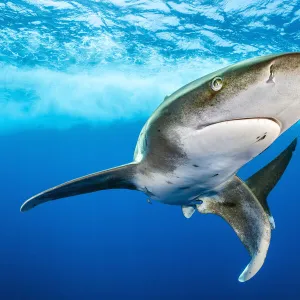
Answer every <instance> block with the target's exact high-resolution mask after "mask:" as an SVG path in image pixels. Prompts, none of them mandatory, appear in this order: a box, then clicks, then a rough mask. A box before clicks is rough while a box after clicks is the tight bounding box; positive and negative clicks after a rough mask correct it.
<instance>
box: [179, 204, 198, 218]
mask: <svg viewBox="0 0 300 300" xmlns="http://www.w3.org/2000/svg"><path fill="white" fill-rule="evenodd" d="M181 208H182V213H183V215H184V216H185V217H186V218H187V219H189V218H190V217H191V216H192V215H193V214H194V212H195V207H194V206H185V205H183V206H182V207H181Z"/></svg>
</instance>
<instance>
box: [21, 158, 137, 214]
mask: <svg viewBox="0 0 300 300" xmlns="http://www.w3.org/2000/svg"><path fill="white" fill-rule="evenodd" d="M136 166H137V164H135V163H131V164H127V165H123V166H119V167H116V168H112V169H109V170H104V171H101V172H97V173H93V174H90V175H87V176H83V177H80V178H77V179H74V180H71V181H68V182H66V183H63V184H61V185H58V186H55V187H53V188H51V189H49V190H46V191H44V192H42V193H40V194H37V195H35V196H33V197H31V198H30V199H28V200H27V201H26V202H24V203H23V205H22V207H21V211H22V212H24V211H27V210H30V209H32V208H34V207H35V206H37V205H40V204H42V203H45V202H47V201H50V200H56V199H60V198H65V197H71V196H76V195H80V194H86V193H92V192H96V191H100V190H108V189H130V190H135V189H136V185H135V184H134V182H133V178H134V176H135V172H136Z"/></svg>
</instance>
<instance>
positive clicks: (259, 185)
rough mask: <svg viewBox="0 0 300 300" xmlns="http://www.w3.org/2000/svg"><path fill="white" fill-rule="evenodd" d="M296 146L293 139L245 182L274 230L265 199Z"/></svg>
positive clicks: (295, 141) (272, 219) (281, 173)
mask: <svg viewBox="0 0 300 300" xmlns="http://www.w3.org/2000/svg"><path fill="white" fill-rule="evenodd" d="M296 145H297V139H294V141H293V142H292V143H291V144H290V145H289V146H288V147H287V148H286V149H285V150H284V151H283V152H281V153H280V154H279V155H278V156H277V157H276V158H275V159H274V160H272V161H271V162H270V163H269V164H268V165H266V166H265V167H264V168H262V169H261V170H259V171H258V172H257V173H255V174H254V175H252V176H251V177H250V178H248V179H247V181H246V184H247V185H248V187H249V188H250V189H251V191H252V192H253V193H254V195H255V196H256V197H257V199H258V201H259V202H260V204H261V205H262V206H263V208H264V209H265V211H266V213H267V214H268V216H269V220H270V223H271V225H272V229H274V228H275V222H274V218H273V216H272V214H271V212H270V208H269V205H268V203H267V197H268V195H269V193H270V192H271V191H272V189H273V188H274V187H275V185H276V184H277V182H278V181H279V180H280V178H281V176H282V175H283V173H284V171H285V169H286V168H287V166H288V164H289V162H290V160H291V158H292V155H293V152H294V150H295V149H296Z"/></svg>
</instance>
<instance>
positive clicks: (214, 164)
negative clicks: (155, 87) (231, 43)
mask: <svg viewBox="0 0 300 300" xmlns="http://www.w3.org/2000/svg"><path fill="white" fill-rule="evenodd" d="M299 83H300V54H299V53H288V54H280V55H270V56H266V57H260V58H256V59H252V60H248V61H244V62H242V63H239V64H236V65H233V66H230V67H227V68H224V69H222V70H219V71H217V72H214V73H212V74H209V75H207V76H205V77H203V78H201V79H199V80H196V81H194V82H192V83H190V84H188V85H187V86H185V87H183V88H181V89H180V90H178V91H177V92H175V93H174V94H172V95H171V96H169V97H166V98H165V100H164V102H163V103H162V104H161V105H160V106H159V107H158V109H157V110H156V111H155V112H154V113H153V115H152V116H151V117H150V118H149V120H148V121H147V123H146V124H145V126H144V128H143V129H142V131H141V134H140V137H139V139H138V142H137V146H136V150H135V154H134V161H133V162H132V163H130V164H127V165H124V166H121V167H117V168H114V169H110V170H106V171H103V172H99V173H95V174H91V175H88V176H85V177H82V178H79V179H75V180H73V181H70V182H68V183H65V184H63V185H60V186H58V187H55V188H52V189H50V190H47V191H45V192H43V193H41V194H38V195H36V196H34V197H32V198H31V199H29V200H27V201H26V202H25V203H24V204H23V206H22V208H21V210H22V211H26V210H28V209H30V208H32V207H34V206H36V205H38V204H40V203H43V202H46V201H49V200H54V199H59V198H63V197H68V196H74V195H78V194H82V193H88V192H94V191H98V190H103V189H111V188H127V189H136V190H140V191H143V192H144V193H146V194H147V195H148V196H149V197H150V198H151V199H153V200H157V201H159V202H162V203H165V204H172V205H180V206H182V207H183V213H184V215H185V216H186V217H190V216H191V215H192V214H193V212H194V211H195V209H196V208H197V209H198V211H199V212H201V213H209V212H210V213H216V214H219V215H221V216H222V217H223V218H224V219H225V220H226V221H228V222H229V223H230V224H231V226H232V227H233V229H234V230H235V231H236V233H237V234H238V236H239V237H240V239H241V240H242V242H243V243H244V245H245V246H246V248H247V249H248V251H249V253H250V254H251V256H252V261H251V263H250V264H249V265H248V267H247V268H246V269H245V271H244V272H243V274H242V275H241V276H240V280H241V281H245V280H248V279H250V278H251V277H252V276H253V275H254V274H255V273H256V272H257V271H258V270H259V268H260V267H261V265H262V264H263V261H264V258H265V256H266V253H267V250H268V246H269V242H270V232H271V225H272V222H271V223H270V222H269V218H272V217H271V214H270V212H269V211H268V207H267V205H266V202H265V200H266V199H265V198H266V195H264V197H262V196H261V194H260V193H259V192H257V191H260V189H259V184H257V181H255V182H256V184H255V185H253V182H254V181H252V182H250V185H247V184H245V183H244V182H242V181H241V180H240V179H239V178H238V177H236V175H235V174H236V172H237V171H238V170H239V169H240V168H241V167H242V166H243V165H244V164H245V163H247V162H248V161H250V160H251V159H252V158H254V157H255V156H257V155H258V154H260V153H261V152H262V151H264V150H265V149H266V148H267V147H269V146H270V145H271V144H272V143H273V142H274V141H275V140H276V139H277V137H279V136H280V135H281V133H283V132H284V131H285V130H287V129H288V128H289V127H290V126H292V125H293V124H294V123H295V122H297V121H298V120H299V119H300V84H299ZM290 149H291V148H290ZM288 157H289V159H290V156H288ZM289 159H288V160H286V161H284V162H285V163H283V164H279V166H280V168H279V169H281V170H282V169H285V167H286V165H287V163H288V161H289ZM276 166H277V165H276ZM268 172H269V169H268ZM279 173H280V172H279ZM280 174H282V173H280ZM269 175H270V174H269ZM279 178H280V176H279ZM279 178H277V179H276V180H275V181H274V182H273V184H272V185H271V188H273V186H274V185H275V183H276V182H277V180H278V179H279ZM264 182H265V180H264ZM251 184H252V188H251ZM249 186H250V187H249ZM255 191H256V192H255ZM269 191H270V189H269ZM258 194H259V195H258ZM271 220H272V219H271Z"/></svg>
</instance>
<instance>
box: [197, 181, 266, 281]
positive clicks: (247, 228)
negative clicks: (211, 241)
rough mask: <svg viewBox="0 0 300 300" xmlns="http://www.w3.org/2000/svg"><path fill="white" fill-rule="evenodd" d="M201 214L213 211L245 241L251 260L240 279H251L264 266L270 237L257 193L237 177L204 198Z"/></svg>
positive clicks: (198, 206) (198, 207)
mask: <svg viewBox="0 0 300 300" xmlns="http://www.w3.org/2000/svg"><path fill="white" fill-rule="evenodd" d="M201 200H202V201H203V202H202V204H199V205H197V210H198V211H199V212H200V213H204V214H207V213H213V214H217V215H219V216H221V217H222V218H223V219H224V220H225V221H227V222H228V223H229V224H230V225H231V227H232V228H233V230H234V231H235V233H236V234H237V235H238V237H239V238H240V240H241V242H242V243H243V244H244V246H245V247H246V249H247V250H248V252H249V254H250V255H251V257H252V259H251V262H250V263H249V264H248V266H247V267H246V268H245V270H244V271H243V273H242V274H241V275H240V277H239V281H241V282H244V281H247V280H249V279H250V278H252V277H253V276H254V275H255V274H256V273H257V272H258V271H259V269H260V268H261V267H262V265H263V263H264V260H265V257H266V255H267V251H268V248H269V243H270V238H271V225H270V222H269V219H268V216H267V214H266V212H265V211H264V209H263V207H262V206H261V205H260V203H259V202H258V200H257V198H256V197H255V195H254V194H253V193H252V192H251V190H250V189H249V188H248V187H247V186H246V184H245V183H244V182H243V181H242V180H241V179H239V178H238V177H237V176H235V177H233V178H232V179H231V180H230V181H228V182H227V183H226V185H225V186H223V188H222V190H221V192H219V193H218V194H217V195H215V196H212V197H204V198H203V197H201Z"/></svg>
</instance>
